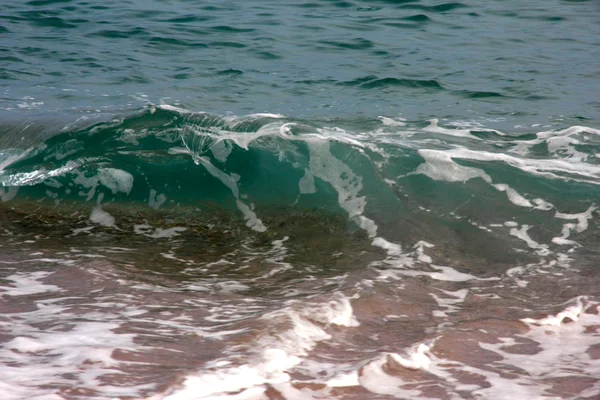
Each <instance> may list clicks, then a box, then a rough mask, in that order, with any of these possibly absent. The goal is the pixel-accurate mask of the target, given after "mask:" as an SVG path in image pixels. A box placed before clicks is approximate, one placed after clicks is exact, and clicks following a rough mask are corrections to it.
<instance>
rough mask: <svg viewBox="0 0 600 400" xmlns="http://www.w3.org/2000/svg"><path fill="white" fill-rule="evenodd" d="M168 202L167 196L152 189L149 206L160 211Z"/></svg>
mask: <svg viewBox="0 0 600 400" xmlns="http://www.w3.org/2000/svg"><path fill="white" fill-rule="evenodd" d="M166 201H167V196H165V195H164V194H163V193H160V194H158V192H157V191H156V190H154V189H150V197H148V205H149V206H150V207H151V208H154V209H155V210H158V209H159V208H160V206H162V205H163V204H164V203H165V202H166Z"/></svg>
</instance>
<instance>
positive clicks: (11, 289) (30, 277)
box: [0, 271, 60, 296]
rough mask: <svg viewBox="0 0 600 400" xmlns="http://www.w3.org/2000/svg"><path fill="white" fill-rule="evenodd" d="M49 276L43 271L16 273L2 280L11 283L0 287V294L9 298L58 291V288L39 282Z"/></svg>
mask: <svg viewBox="0 0 600 400" xmlns="http://www.w3.org/2000/svg"><path fill="white" fill-rule="evenodd" d="M50 274H51V273H50V272H44V271H36V272H29V273H26V272H17V273H15V274H13V275H10V276H7V277H6V278H4V279H5V280H7V281H10V282H12V283H11V285H10V286H0V292H1V293H2V294H3V295H9V296H28V295H31V294H37V293H45V292H58V291H60V288H59V287H58V286H54V285H48V284H45V283H41V282H40V279H42V278H45V277H47V276H48V275H50Z"/></svg>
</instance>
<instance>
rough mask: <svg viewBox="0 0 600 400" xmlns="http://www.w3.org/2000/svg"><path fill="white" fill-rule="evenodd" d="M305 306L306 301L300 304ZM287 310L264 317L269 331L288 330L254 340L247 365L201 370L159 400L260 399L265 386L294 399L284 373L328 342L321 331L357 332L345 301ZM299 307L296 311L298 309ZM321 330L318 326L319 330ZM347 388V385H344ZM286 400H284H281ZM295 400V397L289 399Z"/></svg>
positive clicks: (220, 364)
mask: <svg viewBox="0 0 600 400" xmlns="http://www.w3.org/2000/svg"><path fill="white" fill-rule="evenodd" d="M303 303H304V304H306V301H304V302H303ZM288 304H289V305H288V306H287V307H285V308H282V309H280V310H277V311H273V312H269V313H266V314H264V315H263V316H262V317H261V318H260V319H261V320H265V322H267V323H268V324H269V325H273V326H281V325H282V324H284V325H290V328H289V329H287V330H285V331H283V332H280V333H273V334H267V335H263V336H261V337H259V338H258V339H257V342H256V344H255V345H254V346H253V348H254V349H255V350H256V352H257V353H256V356H255V357H254V358H253V359H251V360H250V361H249V362H247V363H245V364H243V365H238V366H231V365H230V364H231V362H230V361H229V360H226V359H222V360H216V361H215V362H213V363H212V365H213V366H214V367H213V368H211V369H212V370H206V369H205V370H204V371H203V372H202V373H199V374H197V375H192V376H188V377H187V378H186V379H185V380H184V382H183V384H182V385H181V387H180V388H178V389H176V390H175V391H174V392H172V393H167V394H165V395H164V396H161V397H159V398H160V399H164V400H196V399H204V398H206V399H208V398H210V399H214V398H219V397H220V395H222V394H224V393H226V392H235V391H240V395H242V394H243V396H242V397H240V398H253V397H247V396H249V395H250V394H251V395H252V396H257V397H255V398H257V399H260V398H262V397H260V396H263V394H264V392H265V390H266V386H265V385H266V384H269V385H272V386H273V387H276V388H277V389H278V390H279V391H283V392H285V393H286V394H290V393H292V394H294V393H295V394H298V393H296V392H295V390H296V389H294V388H293V387H291V386H290V385H289V384H288V383H289V382H290V376H289V373H288V371H289V370H291V369H292V368H294V367H295V366H297V365H298V364H300V363H301V362H302V357H303V356H306V355H307V354H308V353H309V352H310V351H311V350H312V349H313V348H314V347H315V345H316V344H317V343H318V342H319V341H322V340H327V339H330V338H331V336H330V335H329V334H328V333H327V332H326V331H325V330H324V328H325V326H326V325H329V324H335V325H340V326H356V325H358V322H357V321H356V319H355V318H354V316H353V313H352V307H351V305H350V302H349V300H348V298H346V297H345V296H343V295H341V294H339V293H338V294H336V295H335V296H334V298H333V299H332V300H330V301H329V302H327V303H326V304H322V305H309V306H304V307H302V306H300V303H296V302H289V303H288ZM298 306H300V307H298ZM321 324H323V325H321ZM346 382H347V381H346ZM286 398H288V397H286ZM292 398H294V397H292Z"/></svg>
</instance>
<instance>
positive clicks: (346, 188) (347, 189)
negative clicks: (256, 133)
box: [307, 140, 377, 238]
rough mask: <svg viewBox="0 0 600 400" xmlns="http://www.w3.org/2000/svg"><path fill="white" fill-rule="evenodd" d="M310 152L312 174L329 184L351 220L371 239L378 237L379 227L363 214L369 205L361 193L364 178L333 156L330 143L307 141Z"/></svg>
mask: <svg viewBox="0 0 600 400" xmlns="http://www.w3.org/2000/svg"><path fill="white" fill-rule="evenodd" d="M307 145H308V148H309V151H310V171H311V173H312V174H313V175H314V176H316V177H318V178H320V179H322V180H323V181H325V182H328V183H329V184H331V186H333V188H334V189H335V190H336V191H337V193H338V203H339V204H340V206H341V207H342V208H343V209H344V210H346V211H347V212H348V215H349V218H350V219H352V220H356V221H357V222H358V224H359V226H360V227H361V228H363V229H364V230H365V231H366V232H367V234H368V235H369V237H371V238H374V237H375V236H376V235H377V225H375V222H374V221H372V220H371V219H369V218H367V217H365V216H364V215H362V214H363V212H364V210H365V206H366V204H367V202H366V199H365V197H364V196H360V195H359V193H360V191H361V190H362V188H363V185H362V177H361V176H358V175H356V174H354V172H353V171H352V169H350V167H348V166H347V165H346V164H344V163H343V162H342V161H340V160H338V159H337V158H335V157H334V156H333V154H331V151H330V146H329V142H328V141H323V140H315V141H307Z"/></svg>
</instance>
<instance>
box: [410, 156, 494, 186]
mask: <svg viewBox="0 0 600 400" xmlns="http://www.w3.org/2000/svg"><path fill="white" fill-rule="evenodd" d="M419 155H420V156H421V157H423V159H424V160H425V162H424V163H423V164H420V165H419V166H418V167H417V169H416V170H415V172H412V173H410V174H409V175H412V174H423V175H425V176H428V177H430V178H431V179H433V180H438V181H446V182H466V181H468V180H469V179H473V178H481V179H483V180H484V181H486V182H487V183H491V182H492V178H490V176H489V175H488V174H486V173H485V172H483V170H481V169H478V168H471V167H463V166H462V165H458V164H457V163H455V162H454V161H453V160H452V157H451V156H450V155H449V154H447V153H446V152H443V151H439V150H426V149H421V150H419Z"/></svg>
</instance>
